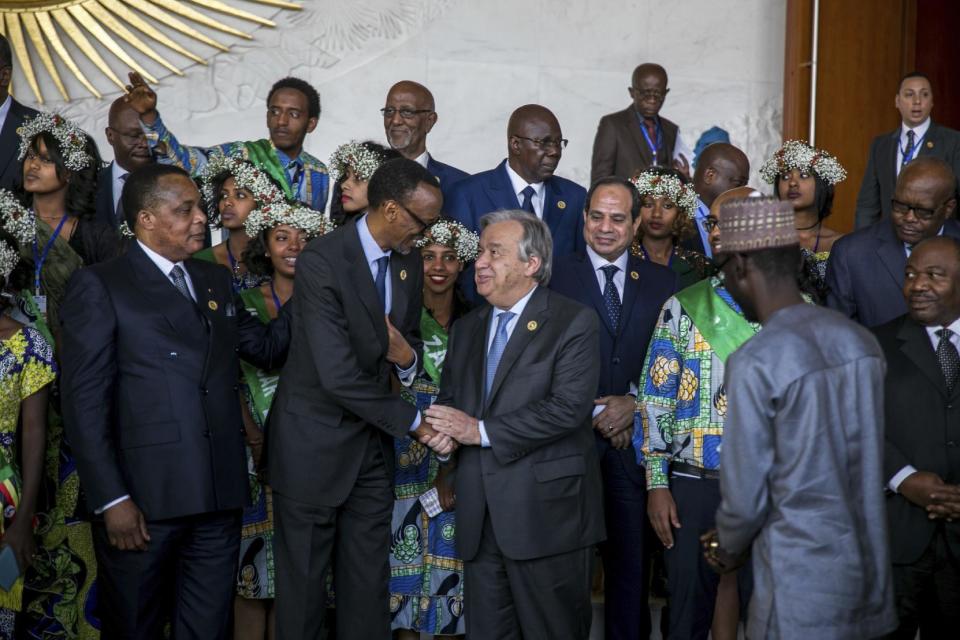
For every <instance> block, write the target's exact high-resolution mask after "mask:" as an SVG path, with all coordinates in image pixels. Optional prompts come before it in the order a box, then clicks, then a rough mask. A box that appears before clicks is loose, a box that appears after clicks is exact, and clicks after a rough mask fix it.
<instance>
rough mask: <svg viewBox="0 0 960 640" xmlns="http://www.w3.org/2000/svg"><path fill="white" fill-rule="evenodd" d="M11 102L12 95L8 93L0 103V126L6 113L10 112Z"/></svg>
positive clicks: (4, 119) (5, 117)
mask: <svg viewBox="0 0 960 640" xmlns="http://www.w3.org/2000/svg"><path fill="white" fill-rule="evenodd" d="M12 104H13V97H12V96H10V95H8V96H7V99H6V100H4V101H3V104H0V126H3V123H4V122H5V121H6V119H7V114H9V113H10V105H12Z"/></svg>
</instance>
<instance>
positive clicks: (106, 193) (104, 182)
mask: <svg viewBox="0 0 960 640" xmlns="http://www.w3.org/2000/svg"><path fill="white" fill-rule="evenodd" d="M97 220H99V221H100V222H101V223H103V224H105V225H107V226H109V227H111V228H113V229H119V228H120V222H121V220H120V219H119V218H118V217H117V210H116V207H114V206H113V163H112V162H111V163H110V164H108V165H107V166H105V167H104V168H103V169H100V175H99V177H98V178H97Z"/></svg>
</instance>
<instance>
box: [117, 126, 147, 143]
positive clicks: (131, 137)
mask: <svg viewBox="0 0 960 640" xmlns="http://www.w3.org/2000/svg"><path fill="white" fill-rule="evenodd" d="M107 129H110V131H113V132H114V133H115V134H117V135H118V136H120V138H121V139H122V140H123V141H124V142H126V143H127V144H128V145H129V146H131V147H132V146H134V145H137V144H139V143H140V141H141V140H142V141H143V142H144V143H146V141H147V136H146V135H145V134H144V133H143V132H142V131H139V132H137V133H124V132H123V131H119V130H118V129H114V128H113V127H107Z"/></svg>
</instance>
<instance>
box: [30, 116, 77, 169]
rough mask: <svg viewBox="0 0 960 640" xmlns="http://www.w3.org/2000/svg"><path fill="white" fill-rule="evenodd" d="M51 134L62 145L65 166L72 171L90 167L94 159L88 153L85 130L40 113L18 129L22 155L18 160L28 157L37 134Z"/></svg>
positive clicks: (60, 117) (59, 118) (61, 118)
mask: <svg viewBox="0 0 960 640" xmlns="http://www.w3.org/2000/svg"><path fill="white" fill-rule="evenodd" d="M44 131H48V132H50V134H51V135H53V137H54V138H56V139H57V142H59V143H60V152H61V155H62V156H63V166H65V167H66V168H67V169H69V170H70V171H81V170H83V169H86V168H87V167H89V166H90V163H91V162H92V161H93V158H92V157H90V154H88V153H87V149H86V146H87V134H85V133H84V132H83V129H81V128H80V127H78V126H77V125H75V124H74V123H72V122H70V121H69V120H67V119H66V118H64V117H63V116H61V115H59V114H56V113H39V114H37V115H36V116H35V117H33V118H27V119H26V120H24V121H23V125H22V126H21V127H20V128H18V129H17V133H18V134H19V135H20V153H19V154H18V155H17V160H20V161H22V160H23V159H24V158H26V157H27V152H28V151H29V150H30V143H31V142H33V139H34V138H36V137H37V134H40V133H43V132H44Z"/></svg>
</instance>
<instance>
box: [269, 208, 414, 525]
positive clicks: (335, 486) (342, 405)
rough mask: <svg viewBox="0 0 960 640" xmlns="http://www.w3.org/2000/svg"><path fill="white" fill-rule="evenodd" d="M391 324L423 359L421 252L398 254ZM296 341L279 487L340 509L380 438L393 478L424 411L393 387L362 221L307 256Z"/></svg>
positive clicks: (275, 436)
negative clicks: (399, 446)
mask: <svg viewBox="0 0 960 640" xmlns="http://www.w3.org/2000/svg"><path fill="white" fill-rule="evenodd" d="M390 280H391V292H392V303H391V306H392V308H391V311H390V322H391V323H392V324H393V326H394V327H396V328H397V330H398V331H400V332H401V333H402V334H403V335H404V336H405V337H406V338H407V341H408V342H409V343H410V345H411V346H412V347H413V348H414V350H415V351H417V352H418V353H417V357H418V359H419V361H420V362H422V361H423V357H422V354H421V353H420V351H421V350H422V343H421V341H420V338H419V333H420V308H421V295H422V290H423V266H422V264H421V262H420V252H419V251H411V252H410V253H409V254H408V255H405V256H404V255H400V254H398V253H396V252H394V253H393V255H392V256H391V258H390ZM291 305H292V316H293V320H294V321H293V329H294V330H293V337H292V342H291V345H290V347H291V348H290V356H289V358H288V359H287V363H286V365H285V366H284V368H283V372H282V373H281V375H280V386H279V387H278V389H277V394H276V398H275V400H274V403H273V409H272V411H271V414H270V425H269V427H268V429H267V440H268V442H267V460H268V463H267V464H268V470H269V473H270V484H271V486H272V487H273V488H274V489H275V490H276V491H277V492H279V493H281V494H283V495H284V496H286V497H289V498H292V499H294V500H297V501H299V502H304V503H307V504H310V505H315V506H325V507H334V506H339V505H340V504H342V503H343V501H344V500H346V498H347V495H348V494H349V493H350V490H351V489H352V488H353V485H354V484H355V482H356V479H357V475H358V473H359V471H360V463H361V462H362V460H363V454H364V451H365V450H366V447H367V445H368V443H369V442H370V440H371V439H376V440H378V441H379V444H380V446H381V447H382V451H383V457H384V461H385V462H386V465H387V468H388V470H389V473H390V478H391V481H392V478H393V438H402V437H404V436H405V435H406V434H407V433H408V432H409V429H410V427H411V426H412V424H413V421H414V418H415V417H416V413H417V410H416V408H415V407H414V406H413V405H411V404H409V403H407V402H405V401H404V400H402V399H401V398H400V396H399V395H398V394H396V393H394V392H393V391H391V382H390V381H391V378H392V376H393V373H394V370H395V368H394V366H393V365H392V364H390V363H389V362H387V360H386V355H387V348H388V346H389V338H388V335H387V325H386V322H385V321H384V313H383V307H382V305H381V303H380V299H379V297H378V296H377V290H376V285H375V284H374V281H373V277H372V276H371V275H370V268H369V266H368V264H367V259H366V256H365V255H364V253H363V247H362V246H361V244H360V236H359V235H358V233H357V226H356V222H355V221H348V222H347V224H346V225H344V226H342V227H340V228H338V229H337V230H336V231H334V232H333V233H329V234H327V235H325V236H322V237H320V238H317V239H316V240H313V241H312V242H311V243H310V244H309V245H307V248H306V249H305V250H304V251H303V253H301V254H300V257H299V258H298V259H297V288H296V292H295V293H294V296H293V298H292V301H291Z"/></svg>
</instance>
